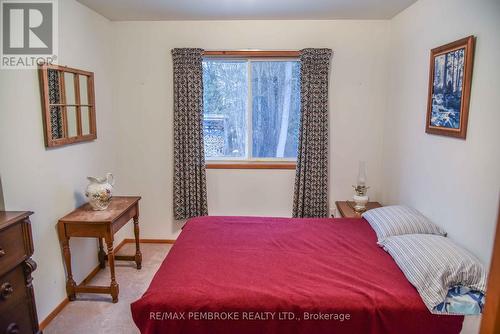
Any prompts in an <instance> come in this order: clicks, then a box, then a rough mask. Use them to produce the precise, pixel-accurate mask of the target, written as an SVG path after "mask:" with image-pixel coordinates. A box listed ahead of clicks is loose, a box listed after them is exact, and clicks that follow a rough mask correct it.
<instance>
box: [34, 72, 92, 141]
mask: <svg viewBox="0 0 500 334" xmlns="http://www.w3.org/2000/svg"><path fill="white" fill-rule="evenodd" d="M50 70H52V71H56V72H58V76H59V79H58V81H59V86H58V89H59V94H60V102H59V103H51V102H50V97H49V96H50V89H51V87H49V74H48V71H50ZM65 74H69V75H72V76H73V84H72V86H73V92H74V93H73V94H74V103H72V104H68V103H66V82H65ZM38 75H39V82H40V91H41V99H42V117H43V118H42V119H43V128H44V139H45V147H47V148H53V147H59V146H64V145H69V144H74V143H81V142H87V141H93V140H95V139H97V122H96V105H95V88H94V72H90V71H84V70H80V69H76V68H71V67H67V66H61V65H51V64H41V65H39V67H38ZM80 77H84V78H85V79H84V80H86V85H87V88H86V89H87V96H86V97H85V98H84V99H85V100H86V101H87V103H86V104H82V103H81V100H82V97H83V96H81V95H80V94H81V92H80ZM54 106H57V107H60V108H61V122H62V136H61V137H60V138H53V136H52V123H51V107H54ZM68 108H75V120H76V135H75V136H71V137H70V136H69V131H68ZM82 108H87V110H88V123H89V125H88V126H89V133H85V134H84V133H83V129H82Z"/></svg>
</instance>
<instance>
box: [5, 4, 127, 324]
mask: <svg viewBox="0 0 500 334" xmlns="http://www.w3.org/2000/svg"><path fill="white" fill-rule="evenodd" d="M110 42H111V23H110V22H109V21H108V20H107V19H105V18H103V17H102V16H100V15H98V14H96V13H95V12H93V11H91V10H89V9H88V8H87V7H85V6H82V5H81V4H79V3H77V2H75V1H72V0H65V1H59V47H60V48H59V64H63V65H69V66H73V67H77V68H82V69H87V70H90V71H94V72H95V88H96V106H97V130H98V139H97V140H96V141H94V142H91V143H84V144H76V145H71V146H65V147H61V148H55V149H45V146H44V142H43V132H42V112H41V104H40V93H39V84H38V75H37V72H36V71H35V70H8V71H5V70H2V71H0V173H1V177H2V185H3V192H4V197H5V208H6V209H7V210H31V211H34V212H35V214H34V215H33V216H32V219H31V220H32V228H33V238H34V245H35V254H34V260H35V261H36V262H37V263H38V269H37V270H36V271H35V273H34V281H33V282H34V286H35V295H36V296H35V297H36V302H37V308H38V315H39V320H40V321H42V320H43V319H44V318H45V317H46V316H47V314H48V313H49V312H51V311H52V310H53V309H54V308H55V307H56V306H57V305H58V304H59V303H60V302H61V301H62V300H63V299H64V298H65V297H66V293H65V271H64V267H63V263H62V257H61V251H60V247H59V241H58V237H57V233H56V228H55V226H56V223H57V220H58V218H60V217H62V216H63V215H64V214H66V213H68V212H69V211H71V210H72V209H73V208H75V207H76V206H78V205H79V204H81V203H82V202H84V195H83V193H84V189H85V187H86V184H87V180H86V176H87V175H103V174H104V173H105V172H107V171H113V170H114V169H115V161H116V159H115V146H116V144H117V143H116V141H115V139H114V137H115V131H114V127H113V122H114V119H115V117H114V115H113V113H112V109H113V103H112V88H111V87H112V80H111V75H112V71H111V64H112V58H111V50H110V47H109V45H110ZM124 233H127V232H124ZM122 235H123V234H122ZM117 241H118V242H119V241H120V236H118V240H117ZM71 249H72V255H73V270H74V273H75V276H76V279H77V280H78V281H79V280H81V279H82V278H83V277H85V276H86V275H87V274H88V273H89V272H90V271H91V270H92V269H93V268H94V267H95V266H96V265H97V259H96V257H97V256H96V242H95V240H90V239H73V240H72V241H71Z"/></svg>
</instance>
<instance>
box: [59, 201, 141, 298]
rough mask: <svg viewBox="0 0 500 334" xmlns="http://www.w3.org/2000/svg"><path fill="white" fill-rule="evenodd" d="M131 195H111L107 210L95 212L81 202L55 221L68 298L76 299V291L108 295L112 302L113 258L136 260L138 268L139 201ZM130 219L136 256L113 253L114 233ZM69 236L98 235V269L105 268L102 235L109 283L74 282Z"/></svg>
mask: <svg viewBox="0 0 500 334" xmlns="http://www.w3.org/2000/svg"><path fill="white" fill-rule="evenodd" d="M140 199H141V198H140V197H137V196H134V197H128V196H127V197H125V196H121V197H118V196H117V197H113V198H112V199H111V203H110V204H109V207H108V208H107V209H106V210H103V211H94V210H92V208H91V207H90V205H89V204H88V203H87V204H84V205H82V206H81V207H79V208H77V209H76V210H74V211H73V212H71V213H69V214H67V215H66V216H64V217H63V218H61V219H59V222H58V224H57V226H58V231H59V239H60V241H61V246H62V249H63V254H64V261H65V263H66V271H67V280H66V292H67V294H68V299H69V300H70V301H73V300H75V298H76V294H77V293H82V292H83V293H105V294H110V295H111V297H112V298H113V303H116V302H118V293H119V286H118V283H117V282H116V278H115V260H126V261H135V263H136V265H137V269H141V263H142V254H141V249H140V246H139V200H140ZM131 219H133V221H134V235H135V255H122V256H117V255H116V256H115V254H114V252H113V241H114V234H115V233H116V232H117V231H118V230H119V229H120V228H122V227H123V226H124V225H125V224H126V223H127V222H129V221H130V220H131ZM72 237H85V238H97V239H98V240H99V252H98V259H99V265H100V267H101V268H105V267H106V263H105V261H106V252H105V251H104V247H103V243H102V238H104V241H105V242H106V247H107V251H108V253H107V260H108V262H109V270H110V272H111V284H110V286H90V285H84V284H80V285H77V284H76V283H75V280H74V279H73V273H72V271H71V251H70V247H69V239H70V238H72Z"/></svg>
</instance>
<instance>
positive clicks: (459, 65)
mask: <svg viewBox="0 0 500 334" xmlns="http://www.w3.org/2000/svg"><path fill="white" fill-rule="evenodd" d="M474 40H475V38H474V36H469V37H466V38H463V39H460V40H458V41H455V42H453V43H449V44H446V45H443V46H440V47H438V48H435V49H432V50H431V62H430V71H429V96H428V100H427V122H426V127H425V132H427V133H432V134H437V135H443V136H451V137H457V138H462V139H465V137H466V134H467V119H468V116H469V100H470V89H471V80H472V65H473V60H474Z"/></svg>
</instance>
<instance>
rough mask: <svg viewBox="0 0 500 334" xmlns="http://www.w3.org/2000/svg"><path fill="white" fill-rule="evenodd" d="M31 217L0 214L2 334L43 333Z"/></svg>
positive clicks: (0, 321)
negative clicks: (35, 284) (36, 292)
mask: <svg viewBox="0 0 500 334" xmlns="http://www.w3.org/2000/svg"><path fill="white" fill-rule="evenodd" d="M31 214H32V212H19V211H16V212H14V211H0V333H6V334H25V333H40V331H39V328H38V318H37V314H36V307H35V297H34V294H33V285H32V278H31V273H32V272H33V271H34V270H35V269H36V263H35V262H34V261H33V260H32V259H31V255H33V241H32V237H31V223H30V221H29V216H30V215H31Z"/></svg>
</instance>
